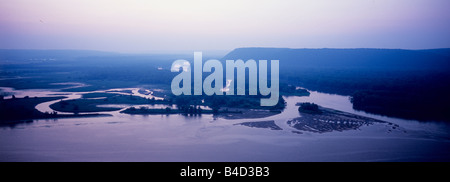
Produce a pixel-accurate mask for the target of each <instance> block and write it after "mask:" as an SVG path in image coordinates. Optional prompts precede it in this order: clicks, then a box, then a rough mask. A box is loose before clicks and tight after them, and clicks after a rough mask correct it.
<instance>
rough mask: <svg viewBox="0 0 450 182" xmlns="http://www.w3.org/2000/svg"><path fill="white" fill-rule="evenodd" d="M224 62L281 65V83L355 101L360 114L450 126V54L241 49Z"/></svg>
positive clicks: (434, 50)
mask: <svg viewBox="0 0 450 182" xmlns="http://www.w3.org/2000/svg"><path fill="white" fill-rule="evenodd" d="M223 59H224V60H225V59H244V60H245V59H255V60H258V59H279V60H280V73H281V74H280V82H285V83H289V84H292V85H296V86H301V87H304V88H307V89H309V90H315V91H320V92H325V93H333V94H340V95H348V96H351V101H352V103H353V107H354V109H357V110H362V111H366V112H369V113H375V114H382V115H387V116H393V117H400V118H406V119H417V120H424V121H426V120H434V121H436V120H444V121H450V114H449V113H450V107H448V106H447V104H448V103H449V101H450V95H449V94H448V93H450V49H433V50H398V49H280V48H240V49H235V50H234V51H232V52H230V53H229V54H228V55H226V56H225V57H224V58H223Z"/></svg>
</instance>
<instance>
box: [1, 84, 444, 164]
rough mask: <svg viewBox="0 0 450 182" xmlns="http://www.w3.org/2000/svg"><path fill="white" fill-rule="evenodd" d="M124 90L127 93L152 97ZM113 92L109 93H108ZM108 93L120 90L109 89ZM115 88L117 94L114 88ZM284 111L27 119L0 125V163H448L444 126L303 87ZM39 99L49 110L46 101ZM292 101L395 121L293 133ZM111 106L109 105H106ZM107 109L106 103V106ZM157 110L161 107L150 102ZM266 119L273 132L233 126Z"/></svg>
mask: <svg viewBox="0 0 450 182" xmlns="http://www.w3.org/2000/svg"><path fill="white" fill-rule="evenodd" d="M2 90H3V91H7V92H10V93H13V94H15V95H16V97H23V96H26V95H28V96H30V97H33V96H55V94H56V95H63V96H66V97H68V98H67V99H74V98H79V97H80V94H81V93H80V92H76V93H73V92H58V91H56V90H13V89H11V88H4V87H3V88H2ZM122 90H132V92H133V94H136V95H138V96H142V97H152V96H151V94H149V95H144V94H141V95H139V93H138V92H137V88H125V89H122ZM108 91H114V90H108ZM115 91H121V90H120V89H116V90H115ZM117 93H119V92H117ZM285 100H286V102H287V107H286V109H285V110H284V111H283V112H282V113H280V114H278V115H274V116H271V117H267V118H260V119H236V120H227V119H223V118H216V117H213V116H212V115H202V116H183V115H145V116H143V115H128V114H122V113H120V112H119V111H114V112H104V113H108V114H111V116H106V117H91V118H64V119H50V120H45V119H42V120H35V121H34V122H32V123H27V124H21V125H16V126H15V127H1V128H0V146H1V148H0V161H450V152H449V151H450V150H449V149H450V134H449V131H450V125H449V124H447V123H444V122H419V121H414V120H403V119H397V118H391V117H385V116H379V115H373V114H367V113H364V112H359V111H355V110H353V109H352V105H351V103H350V101H349V99H348V97H345V96H340V95H332V94H325V93H319V92H311V95H310V96H309V97H295V96H292V97H285ZM53 102H55V101H52V102H46V103H42V104H39V105H38V106H37V107H36V108H37V109H38V110H40V111H52V110H51V109H50V108H49V107H48V106H49V105H50V104H51V103H53ZM297 102H314V103H317V104H319V105H321V106H323V107H328V108H332V109H336V110H340V111H345V112H349V113H353V114H358V115H362V116H367V117H372V118H375V119H379V120H383V121H387V122H391V123H393V124H397V125H398V127H399V128H400V129H398V130H393V131H391V130H390V129H389V127H390V125H387V124H373V125H368V126H362V127H360V128H358V129H355V130H346V131H341V132H339V131H334V132H326V133H314V132H302V133H301V134H299V133H298V132H296V131H297V130H296V129H295V128H292V127H291V126H289V125H288V124H287V121H288V120H290V119H292V118H296V117H300V116H301V115H300V114H299V112H298V111H297V109H298V106H295V104H296V103H297ZM106 107H111V106H106ZM112 107H114V106H112ZM153 107H164V106H162V105H161V106H160V105H157V106H153ZM267 120H273V121H274V122H275V124H276V125H278V126H279V127H280V128H281V130H271V129H268V128H252V127H248V126H243V125H236V124H238V123H242V122H253V121H267Z"/></svg>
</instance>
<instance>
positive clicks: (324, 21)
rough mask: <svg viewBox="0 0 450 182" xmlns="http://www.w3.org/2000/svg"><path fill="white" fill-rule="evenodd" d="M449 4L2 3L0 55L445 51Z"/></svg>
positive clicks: (345, 0) (401, 0)
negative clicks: (236, 50)
mask: <svg viewBox="0 0 450 182" xmlns="http://www.w3.org/2000/svg"><path fill="white" fill-rule="evenodd" d="M449 9H450V1H449V0H339V1H338V0H311V1H306V0H303V1H302V0H278V1H276V0H271V1H268V0H224V1H219V0H189V1H188V0H157V1H156V0H153V1H151V0H0V49H92V50H105V51H117V52H131V53H134V52H157V51H174V50H197V51H202V50H232V49H234V48H238V47H288V48H403V49H428V48H444V47H447V48H448V47H450V35H449V34H450V13H449Z"/></svg>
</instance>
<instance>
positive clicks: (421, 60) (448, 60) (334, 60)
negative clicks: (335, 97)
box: [222, 48, 450, 70]
mask: <svg viewBox="0 0 450 182" xmlns="http://www.w3.org/2000/svg"><path fill="white" fill-rule="evenodd" d="M222 59H223V60H227V59H230V60H236V59H242V60H244V61H246V60H248V59H254V60H260V59H266V60H271V59H277V60H280V69H281V70H283V69H298V68H369V69H449V68H450V48H447V49H428V50H403V49H288V48H238V49H234V50H233V51H231V52H230V53H228V54H227V55H225V56H224V57H223V58H222Z"/></svg>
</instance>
